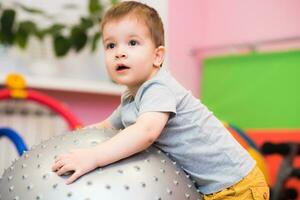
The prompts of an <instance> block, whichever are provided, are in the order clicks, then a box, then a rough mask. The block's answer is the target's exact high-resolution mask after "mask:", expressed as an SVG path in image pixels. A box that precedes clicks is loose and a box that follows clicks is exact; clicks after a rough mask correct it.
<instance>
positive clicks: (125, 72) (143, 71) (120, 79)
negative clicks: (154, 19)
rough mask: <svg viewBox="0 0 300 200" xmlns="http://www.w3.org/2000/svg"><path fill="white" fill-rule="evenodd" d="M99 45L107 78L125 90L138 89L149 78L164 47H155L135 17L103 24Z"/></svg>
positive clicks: (157, 65) (144, 27)
mask: <svg viewBox="0 0 300 200" xmlns="http://www.w3.org/2000/svg"><path fill="white" fill-rule="evenodd" d="M103 43H104V49H105V63H106V67H107V71H108V73H109V75H110V77H111V78H112V79H113V80H114V81H115V82H117V83H119V84H122V85H125V86H127V87H128V88H136V87H139V86H140V85H141V84H143V83H144V82H145V81H147V80H149V79H150V78H151V77H153V76H154V75H155V74H156V72H157V71H158V70H159V68H160V65H161V63H162V61H163V57H164V47H162V46H161V47H158V48H156V47H155V45H154V42H153V41H152V39H151V37H150V33H149V30H148V27H147V26H146V25H145V24H144V23H143V21H142V20H138V19H137V18H136V17H132V16H127V17H125V18H122V19H120V20H114V21H110V22H108V23H107V24H105V26H104V28H103Z"/></svg>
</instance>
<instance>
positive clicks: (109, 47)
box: [106, 43, 116, 49]
mask: <svg viewBox="0 0 300 200" xmlns="http://www.w3.org/2000/svg"><path fill="white" fill-rule="evenodd" d="M115 46H116V45H115V44H114V43H108V44H107V45H106V49H113V48H115Z"/></svg>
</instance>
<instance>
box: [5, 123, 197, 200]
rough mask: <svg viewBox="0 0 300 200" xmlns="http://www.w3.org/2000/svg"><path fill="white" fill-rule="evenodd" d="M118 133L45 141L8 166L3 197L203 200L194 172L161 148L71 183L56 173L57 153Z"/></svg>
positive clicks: (93, 132) (97, 132) (100, 132)
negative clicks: (180, 164)
mask: <svg viewBox="0 0 300 200" xmlns="http://www.w3.org/2000/svg"><path fill="white" fill-rule="evenodd" d="M116 133H117V131H116V130H111V129H94V128H93V129H92V128H91V129H80V130H76V131H73V132H72V134H70V133H69V132H67V133H65V134H62V135H58V136H54V137H52V138H50V139H48V140H46V141H44V142H42V143H41V144H39V145H37V146H36V147H34V148H32V149H31V150H29V151H28V152H26V153H25V154H24V155H23V156H22V157H20V158H19V159H18V160H17V161H16V162H14V163H13V164H12V165H11V166H10V167H9V168H8V169H6V170H5V172H4V175H3V177H2V179H1V180H0V199H36V200H53V199H60V200H63V199H83V200H88V199H106V200H108V199H109V200H117V199H118V200H119V199H123V200H129V199H130V200H140V199H143V200H185V199H186V200H200V199H202V196H201V195H200V193H198V191H197V189H196V187H195V186H194V184H193V182H192V181H191V180H190V179H189V178H188V177H189V176H187V175H186V174H185V172H184V171H183V170H182V169H181V168H180V167H179V166H177V164H176V162H174V161H172V160H170V159H169V158H168V156H166V155H165V154H164V153H163V152H162V151H161V150H159V149H157V148H155V147H150V148H149V149H147V150H145V151H143V152H140V153H138V154H136V155H133V156H131V157H129V158H126V159H123V160H120V161H118V162H116V163H113V164H110V165H108V166H105V167H102V168H97V169H95V170H94V171H92V172H90V173H88V174H85V175H83V176H82V177H81V178H79V179H78V180H76V181H75V182H74V183H72V184H70V185H66V184H65V179H66V178H68V176H69V175H65V176H58V175H57V174H55V173H54V172H52V171H51V166H52V165H53V163H54V160H55V157H56V156H57V155H59V154H62V153H66V152H68V151H69V150H71V149H76V148H86V147H91V146H94V145H97V144H99V143H101V142H104V141H105V140H107V139H109V138H110V137H112V136H113V135H114V134H116ZM112 151H113V149H112ZM99 153H101V152H99ZM104 156H105V155H104Z"/></svg>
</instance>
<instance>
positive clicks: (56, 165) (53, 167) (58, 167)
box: [52, 160, 64, 172]
mask: <svg viewBox="0 0 300 200" xmlns="http://www.w3.org/2000/svg"><path fill="white" fill-rule="evenodd" d="M62 166H64V162H63V161H62V160H60V161H57V162H55V163H54V165H53V166H52V171H54V172H55V171H57V170H59V169H60V168H61V167H62Z"/></svg>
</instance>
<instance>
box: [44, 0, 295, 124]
mask: <svg viewBox="0 0 300 200" xmlns="http://www.w3.org/2000/svg"><path fill="white" fill-rule="evenodd" d="M299 19H300V1H299V0H289V1H286V0H276V1H274V0H264V1H261V0H243V1H241V0H220V1H214V0H188V1H183V0H169V20H168V21H169V22H168V23H169V27H167V28H168V29H169V30H168V33H169V34H170V35H169V36H168V38H169V41H168V44H169V49H168V53H169V64H170V66H169V68H170V70H171V72H172V73H173V74H174V75H175V77H176V78H177V79H178V80H179V81H180V82H181V83H182V84H183V85H184V86H185V87H186V88H188V89H190V90H191V91H192V92H193V93H194V95H196V96H199V90H200V88H199V82H200V77H201V60H197V59H196V58H195V57H193V56H192V55H191V50H192V49H194V48H199V47H204V46H210V45H222V44H231V43H243V42H251V41H257V40H265V39H272V38H282V37H289V36H295V35H300V26H299ZM45 92H46V93H47V94H49V95H51V96H53V97H55V98H57V99H59V100H61V101H63V102H64V103H65V104H67V106H69V108H70V109H71V110H72V111H73V112H74V114H75V115H76V116H77V117H78V118H79V119H80V120H81V121H82V122H83V123H84V124H91V123H95V122H97V121H101V120H103V119H105V118H106V117H107V116H109V114H110V113H111V112H112V111H113V110H114V108H115V107H116V106H117V105H118V103H119V97H118V96H109V95H95V94H86V93H70V92H54V91H45Z"/></svg>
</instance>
